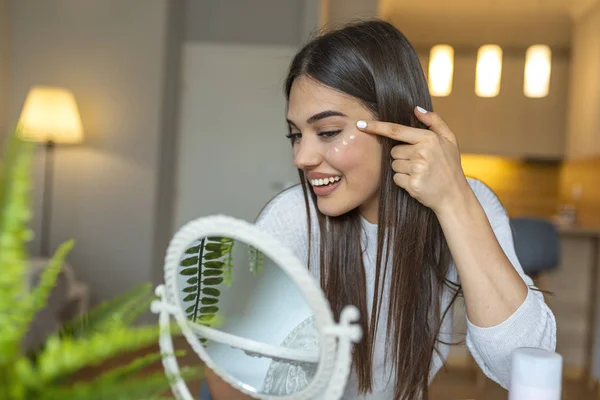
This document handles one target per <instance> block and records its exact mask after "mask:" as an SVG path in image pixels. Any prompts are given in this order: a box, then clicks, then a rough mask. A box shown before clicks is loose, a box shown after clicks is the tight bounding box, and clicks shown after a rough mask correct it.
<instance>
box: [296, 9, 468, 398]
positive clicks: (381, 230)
mask: <svg viewBox="0 0 600 400" xmlns="http://www.w3.org/2000/svg"><path fill="white" fill-rule="evenodd" d="M303 75H304V76H308V77H310V78H312V79H314V80H316V81H318V82H320V83H322V84H324V85H326V86H329V87H331V88H334V89H336V90H338V91H341V92H343V93H346V94H348V95H350V96H353V97H354V98H356V99H358V101H360V102H361V103H362V104H363V105H364V106H365V107H366V108H368V109H369V110H370V111H371V112H372V113H373V114H374V115H375V118H377V119H378V120H381V121H388V122H393V123H398V124H402V125H408V126H412V127H419V128H425V126H423V125H422V124H421V123H420V122H419V121H418V120H417V119H416V118H415V117H414V114H413V110H414V107H415V106H417V105H419V106H421V107H425V108H427V109H429V110H432V109H433V107H432V104H431V98H430V96H429V91H428V88H427V82H426V80H425V77H424V74H423V71H422V68H421V64H420V62H419V58H418V56H417V54H416V52H415V50H414V49H413V47H412V46H411V44H410V43H409V42H408V40H407V39H406V38H405V37H404V36H403V35H402V33H400V32H399V31H398V30H397V29H396V28H395V27H394V26H392V25H391V24H389V23H387V22H384V21H381V20H371V21H365V22H360V23H354V24H351V25H348V26H346V27H344V28H342V29H339V30H336V31H332V32H329V33H326V34H324V35H322V36H319V37H317V38H315V39H313V40H312V41H311V42H309V43H308V44H307V45H305V46H304V47H303V48H302V49H301V50H300V51H299V52H298V54H297V55H296V56H295V58H294V59H293V61H292V64H291V66H290V70H289V74H288V77H287V79H286V84H285V93H286V97H287V99H288V101H289V95H290V90H291V88H292V84H293V82H294V80H295V79H296V78H298V77H300V76H303ZM380 142H381V145H382V150H381V151H382V155H383V157H382V162H381V171H382V173H381V182H380V196H379V216H378V228H377V259H376V272H375V274H376V275H375V293H374V296H375V298H374V299H373V307H372V309H371V310H367V298H366V282H365V269H364V265H363V261H362V251H363V249H362V248H361V230H362V222H361V218H360V214H359V213H358V209H355V210H352V211H350V212H348V213H346V214H344V215H342V216H339V217H328V216H326V215H324V214H322V213H321V212H320V211H319V210H318V209H317V211H316V212H317V215H318V221H319V230H320V257H319V259H320V276H321V278H320V279H321V282H320V283H321V286H322V288H323V290H324V291H325V294H326V296H327V298H328V300H329V302H330V303H331V306H332V309H333V312H334V314H335V315H336V318H339V314H340V312H341V310H342V307H343V306H345V305H347V304H354V305H356V306H357V307H358V308H359V310H360V312H361V321H360V324H361V326H362V328H363V332H364V335H363V340H362V341H361V342H360V343H359V344H357V346H356V347H355V350H354V354H353V366H354V371H355V373H356V374H357V376H358V383H359V390H360V391H361V392H362V393H367V392H369V391H371V389H372V380H373V376H372V375H373V374H372V372H373V371H372V370H373V354H374V342H375V337H376V336H375V335H376V327H377V322H378V319H379V314H380V310H381V304H382V299H383V296H382V292H383V288H385V287H386V282H385V280H386V276H388V275H387V272H388V271H387V269H388V268H391V275H390V279H391V281H390V282H389V283H388V284H389V288H390V296H389V315H388V325H387V332H386V334H387V336H386V337H387V340H386V346H387V349H388V351H389V352H390V353H389V354H390V355H391V357H392V362H393V366H394V371H395V387H394V399H399V400H412V399H416V398H419V397H420V396H422V397H423V398H427V394H428V390H427V388H428V384H429V372H430V368H431V362H432V357H433V353H434V351H438V350H437V347H436V344H437V342H438V335H439V332H440V327H441V324H442V321H443V319H444V316H445V314H446V312H447V311H448V309H449V308H450V307H451V305H452V303H453V302H454V300H455V299H456V297H457V296H458V295H459V292H460V286H459V285H457V284H455V283H452V282H449V281H448V280H447V278H446V277H447V274H448V268H449V265H450V261H451V256H450V251H449V249H448V244H447V243H446V240H445V238H444V235H443V232H442V229H441V227H440V224H439V222H438V220H437V218H436V216H435V214H434V213H433V212H432V211H431V210H430V209H429V208H427V207H425V206H423V205H422V204H420V203H419V202H418V201H417V200H415V199H413V198H412V197H411V196H410V195H409V194H408V193H407V192H406V191H405V190H403V189H401V188H399V187H398V186H396V184H395V183H394V181H393V171H392V169H391V166H390V163H391V161H392V159H391V155H390V151H391V149H392V147H393V146H395V145H397V144H399V142H396V141H394V140H391V139H388V138H380ZM299 174H300V182H301V185H302V188H303V191H304V198H305V202H306V208H307V214H308V224H309V225H308V231H309V232H308V235H309V236H308V237H309V240H308V242H309V257H308V259H309V262H310V252H311V248H310V243H311V240H310V237H311V229H312V227H311V218H310V212H311V211H310V207H309V196H312V200H313V201H314V202H316V196H315V194H314V192H313V191H312V189H309V185H308V184H307V182H306V178H305V177H304V174H303V172H302V171H301V170H299ZM444 290H451V291H452V294H453V295H452V301H451V303H450V305H449V306H448V308H447V309H446V310H445V311H444V312H443V313H442V312H441V310H440V309H441V297H442V293H443V291H444ZM369 311H370V315H371V316H370V320H369V318H368V315H369ZM386 354H388V353H387V352H386Z"/></svg>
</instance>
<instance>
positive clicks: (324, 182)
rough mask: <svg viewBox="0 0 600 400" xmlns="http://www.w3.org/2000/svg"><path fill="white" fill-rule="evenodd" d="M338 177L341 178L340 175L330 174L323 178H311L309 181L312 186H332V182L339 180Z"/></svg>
mask: <svg viewBox="0 0 600 400" xmlns="http://www.w3.org/2000/svg"><path fill="white" fill-rule="evenodd" d="M340 179H342V177H341V176H335V177H334V176H332V177H329V178H324V179H311V180H310V181H309V182H310V184H311V185H312V186H313V187H325V186H332V185H333V184H335V183H337V182H339V181H340Z"/></svg>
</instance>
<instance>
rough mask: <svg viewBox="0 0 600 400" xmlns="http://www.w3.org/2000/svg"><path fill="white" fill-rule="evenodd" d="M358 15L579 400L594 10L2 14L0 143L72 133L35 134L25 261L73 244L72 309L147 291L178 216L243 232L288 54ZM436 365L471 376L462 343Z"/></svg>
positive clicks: (115, 8) (587, 381)
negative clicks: (443, 130) (498, 249)
mask: <svg viewBox="0 0 600 400" xmlns="http://www.w3.org/2000/svg"><path fill="white" fill-rule="evenodd" d="M368 17H382V18H385V19H387V20H389V21H391V22H392V23H394V24H395V25H396V26H397V27H398V28H399V29H400V30H401V31H402V32H403V33H404V34H405V35H406V36H407V37H408V39H409V40H410V41H411V42H412V43H413V45H414V46H415V48H416V49H417V51H418V53H419V56H420V58H421V60H422V64H423V68H424V71H425V73H426V74H427V76H428V79H429V83H430V89H431V91H432V94H434V108H435V111H437V112H439V113H440V114H441V115H442V116H443V117H444V118H445V119H446V120H447V122H448V123H449V125H450V127H451V128H452V129H453V131H454V132H455V134H456V135H457V137H458V139H459V142H460V146H461V151H462V153H463V167H464V169H465V172H466V174H467V175H469V176H473V177H476V178H478V179H481V180H482V181H484V182H485V183H486V184H488V185H489V186H490V187H491V188H492V189H493V190H494V191H495V192H496V194H497V195H498V196H499V198H500V200H501V201H502V202H503V204H504V206H505V207H506V209H507V211H508V213H509V215H510V217H511V218H513V219H514V220H515V221H517V222H518V223H517V224H516V225H515V229H516V231H515V238H516V239H515V240H516V242H517V244H519V243H520V245H518V246H520V247H521V250H520V251H521V252H522V253H521V254H519V256H520V257H521V256H522V257H523V260H525V259H527V260H529V259H530V257H532V260H531V263H530V264H527V263H526V262H524V267H526V269H527V270H528V272H529V273H530V274H531V275H533V276H534V277H535V279H536V283H537V284H538V286H540V287H541V288H543V289H546V290H548V291H551V292H553V294H552V295H549V296H548V298H547V299H548V303H549V304H550V306H551V308H552V309H553V311H554V312H555V314H556V318H557V322H558V329H559V332H558V351H559V352H560V353H561V354H562V355H563V357H564V361H565V376H566V377H567V378H568V379H569V380H571V381H573V382H577V383H578V386H577V387H578V388H581V390H586V391H587V392H586V393H588V392H589V393H591V392H592V391H595V390H596V389H595V388H596V387H597V379H599V378H600V349H599V347H598V345H600V330H599V329H597V325H598V318H597V313H598V307H597V305H598V301H600V299H598V267H599V266H600V261H599V257H600V256H599V254H600V244H599V243H600V186H599V185H598V184H599V183H600V1H597V0H545V1H543V0H519V1H518V0H460V1H451V2H450V1H445V0H426V1H425V0H424V1H419V2H416V1H408V0H321V1H319V0H218V1H217V0H212V1H211V0H187V1H180V0H171V1H167V0H101V1H77V0H50V1H36V0H0V132H3V133H4V132H8V131H9V130H10V129H11V128H12V127H14V125H15V124H16V123H17V121H19V119H22V120H23V119H27V118H29V117H28V116H29V115H36V114H35V113H36V110H37V108H36V107H42V108H43V107H44V105H45V106H48V105H49V104H51V106H52V107H64V109H65V110H66V111H64V112H65V113H66V114H65V115H66V117H65V118H67V119H69V120H70V121H71V123H70V125H69V128H68V129H67V131H68V132H67V134H66V136H64V137H61V136H60V135H56V136H53V137H52V138H49V137H43V136H40V137H37V138H35V139H36V140H38V141H40V142H41V145H40V146H39V149H38V152H37V153H36V158H35V170H34V172H35V187H34V218H33V229H34V231H35V233H36V236H35V239H34V240H33V241H32V243H31V254H32V255H33V256H35V258H34V260H33V261H32V264H34V265H37V264H36V262H38V261H39V262H42V261H43V260H44V259H45V258H46V257H47V256H48V251H49V249H50V250H52V249H54V248H56V246H57V245H58V244H59V243H62V242H63V241H64V240H66V239H68V238H75V239H76V245H75V248H74V250H73V252H72V254H71V256H70V258H69V269H70V271H71V272H72V275H73V277H74V278H73V279H72V281H73V285H77V286H78V287H79V288H80V291H81V292H82V298H84V299H85V301H83V303H82V304H80V306H81V307H84V308H85V307H87V306H88V305H90V304H96V303H98V302H99V301H101V300H104V299H107V298H109V297H112V296H114V295H116V294H118V293H121V292H123V291H124V290H126V289H128V288H130V287H132V286H133V285H135V284H137V283H139V282H144V281H151V282H153V283H155V284H158V283H160V282H161V281H162V267H163V258H164V251H165V249H166V246H167V244H168V241H169V239H170V237H171V235H172V234H173V233H174V232H175V231H176V230H177V228H178V227H179V226H181V225H182V224H183V223H185V222H187V221H188V220H191V219H193V218H197V217H200V216H205V215H209V214H214V213H223V214H227V215H232V216H235V217H238V218H243V219H246V220H249V221H252V220H254V218H255V217H256V215H257V214H258V212H259V211H260V209H261V208H262V206H263V205H264V204H265V203H266V202H267V201H268V200H269V199H270V198H272V197H273V196H275V195H276V194H277V193H279V192H280V191H281V190H283V189H284V188H286V187H288V186H291V185H293V184H295V183H296V182H297V174H296V171H295V169H294V168H293V164H292V158H291V151H290V148H289V143H288V141H287V140H286V139H285V138H284V135H285V133H286V126H285V120H284V111H285V102H284V97H283V91H282V84H283V79H284V77H285V73H286V69H287V67H288V65H289V62H290V60H291V57H292V56H293V55H294V53H295V52H296V51H297V50H298V49H299V47H300V46H301V45H302V44H303V43H304V42H305V41H306V40H307V39H308V38H309V37H310V36H311V35H312V34H314V32H315V31H316V30H318V29H319V28H320V27H335V26H339V25H340V24H343V23H345V22H348V21H351V20H354V19H357V18H368ZM440 45H441V46H440ZM482 46H484V47H482ZM532 46H534V47H532ZM57 88H60V89H57ZM32 110H33V111H32ZM57 112H58V111H57ZM61 112H62V111H61ZM55 114H56V113H55ZM45 123H46V124H49V125H48V126H50V125H52V124H56V121H54V120H53V118H49V119H47V121H46V122H45ZM42 128H44V127H42ZM61 132H62V131H61ZM63 133H64V132H63ZM69 135H70V136H69ZM49 140H52V143H53V144H52V145H48V141H49ZM44 143H45V145H44ZM519 221H520V222H521V223H523V224H524V225H521V224H519ZM540 221H542V222H545V221H550V222H551V223H552V224H551V225H550V226H547V225H543V224H542V225H543V226H542V227H541V228H539V229H541V231H537V230H536V229H538V228H536V227H535V226H537V225H535V224H536V223H539V222H540ZM529 223H531V224H533V225H534V227H533V228H528V226H529V225H528V224H529ZM522 226H525V228H522V229H521V228H519V229H520V231H518V230H519V229H517V227H522ZM520 232H523V233H520ZM540 232H541V233H540ZM528 235H529V236H528ZM540 237H544V238H547V239H544V240H540V239H539V238H540ZM532 248H539V249H541V253H542V254H541V255H540V254H539V252H538V254H535V255H533V256H532V255H531V254H526V253H527V249H530V250H531V249H532ZM525 264H527V265H525ZM34 265H32V268H34ZM40 265H41V264H40ZM528 268H529V269H528ZM57 307H58V306H57ZM456 329H457V331H459V332H460V331H461V330H462V331H463V332H464V324H463V326H461V325H460V324H457V326H456ZM449 366H451V367H453V366H455V367H456V368H459V369H460V368H463V369H467V370H468V369H470V368H472V361H470V358H469V356H468V354H467V352H466V350H465V349H464V346H456V347H455V348H454V349H453V351H452V353H451V357H450V360H449ZM471 378H473V379H472V380H469V381H468V382H471V383H473V382H476V384H477V385H480V386H481V385H483V384H484V382H483V381H482V380H481V379H480V378H477V375H474V376H471V375H469V378H468V379H471ZM451 381H452V382H458V381H459V380H458V378H457V379H454V380H451ZM482 382H483V383H482ZM471 383H468V384H469V385H470V384H471ZM474 384H475V383H474ZM465 385H466V384H465ZM444 390H447V388H445V389H444ZM457 390H458V389H457ZM461 390H462V389H461ZM574 390H575V389H574ZM577 390H579V389H577ZM446 393H448V392H447V391H446ZM578 393H579V392H578ZM577 396H579V395H577ZM577 396H576V397H572V398H584V397H577ZM581 396H583V395H581ZM590 396H591V395H590ZM440 398H445V397H440ZM448 398H450V397H448ZM487 398H491V397H487ZM590 398H592V397H590ZM594 398H595V397H594Z"/></svg>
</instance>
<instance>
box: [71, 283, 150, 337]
mask: <svg viewBox="0 0 600 400" xmlns="http://www.w3.org/2000/svg"><path fill="white" fill-rule="evenodd" d="M154 298H155V296H154V294H153V293H152V285H151V284H149V283H143V284H140V285H137V286H135V287H134V288H133V289H131V290H129V291H127V292H125V293H124V294H122V295H120V296H117V297H115V298H113V299H110V300H107V301H104V302H102V303H100V304H99V305H98V306H96V307H95V308H93V309H92V310H90V311H89V312H87V313H86V314H85V315H83V316H81V317H77V318H75V319H74V320H73V321H71V322H69V323H68V324H66V325H65V326H64V327H63V329H62V331H61V335H62V336H85V335H89V334H91V333H97V332H101V331H106V330H110V329H114V328H116V327H121V326H127V325H128V324H130V323H132V322H133V321H134V320H135V319H136V318H137V317H139V315H140V314H142V313H143V312H145V311H147V310H148V309H149V307H150V302H151V301H152V300H154Z"/></svg>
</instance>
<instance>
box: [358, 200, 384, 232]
mask: <svg viewBox="0 0 600 400" xmlns="http://www.w3.org/2000/svg"><path fill="white" fill-rule="evenodd" d="M358 211H359V212H360V215H361V216H362V217H363V218H364V219H366V220H367V222H369V223H370V224H375V225H376V224H377V222H378V220H379V196H374V197H372V198H371V199H369V200H367V201H366V202H365V203H363V204H362V205H361V206H360V207H359V208H358Z"/></svg>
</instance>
